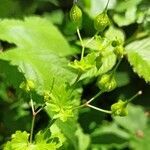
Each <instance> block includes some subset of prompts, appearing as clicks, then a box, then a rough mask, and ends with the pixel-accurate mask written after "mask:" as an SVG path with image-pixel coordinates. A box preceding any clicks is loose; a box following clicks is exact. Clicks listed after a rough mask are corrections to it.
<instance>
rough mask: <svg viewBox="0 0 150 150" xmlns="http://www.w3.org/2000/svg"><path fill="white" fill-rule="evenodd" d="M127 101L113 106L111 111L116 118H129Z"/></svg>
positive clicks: (120, 101)
mask: <svg viewBox="0 0 150 150" xmlns="http://www.w3.org/2000/svg"><path fill="white" fill-rule="evenodd" d="M126 107H127V101H122V100H119V101H118V102H117V103H114V104H113V105H112V106H111V111H112V114H113V115H114V116H122V117H123V116H127V115H128V111H127V108H126Z"/></svg>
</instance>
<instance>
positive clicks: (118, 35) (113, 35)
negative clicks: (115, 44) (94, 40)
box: [105, 26, 125, 44]
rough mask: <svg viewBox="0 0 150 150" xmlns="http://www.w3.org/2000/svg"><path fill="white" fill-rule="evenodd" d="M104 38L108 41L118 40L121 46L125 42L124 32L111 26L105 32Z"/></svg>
mask: <svg viewBox="0 0 150 150" xmlns="http://www.w3.org/2000/svg"><path fill="white" fill-rule="evenodd" d="M105 37H106V38H107V39H108V40H110V41H114V40H118V41H119V42H120V44H123V42H124V41H125V34H124V32H123V31H122V30H120V29H118V28H116V27H113V26H110V27H109V29H108V30H107V31H106V32H105Z"/></svg>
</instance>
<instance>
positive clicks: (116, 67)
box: [112, 58, 122, 76]
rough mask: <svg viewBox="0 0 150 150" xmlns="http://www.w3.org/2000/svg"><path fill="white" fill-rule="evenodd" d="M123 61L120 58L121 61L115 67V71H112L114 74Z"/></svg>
mask: <svg viewBox="0 0 150 150" xmlns="http://www.w3.org/2000/svg"><path fill="white" fill-rule="evenodd" d="M121 61H122V58H120V59H119V61H118V62H117V64H116V66H115V68H114V69H113V71H112V76H113V75H114V73H115V72H116V70H117V69H118V67H119V65H120V63H121Z"/></svg>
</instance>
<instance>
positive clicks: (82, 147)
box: [76, 126, 90, 150]
mask: <svg viewBox="0 0 150 150" xmlns="http://www.w3.org/2000/svg"><path fill="white" fill-rule="evenodd" d="M76 136H77V137H78V150H87V149H88V146H89V144H90V136H89V135H88V134H84V133H83V131H82V128H81V127H80V126H78V129H77V131H76ZM83 141H84V142H83Z"/></svg>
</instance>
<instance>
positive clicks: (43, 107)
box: [35, 104, 46, 115]
mask: <svg viewBox="0 0 150 150" xmlns="http://www.w3.org/2000/svg"><path fill="white" fill-rule="evenodd" d="M45 106H46V104H44V105H43V106H42V107H41V108H40V109H39V110H37V111H36V112H35V115H37V114H38V113H39V112H41V111H42V110H43V109H44V107H45Z"/></svg>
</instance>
